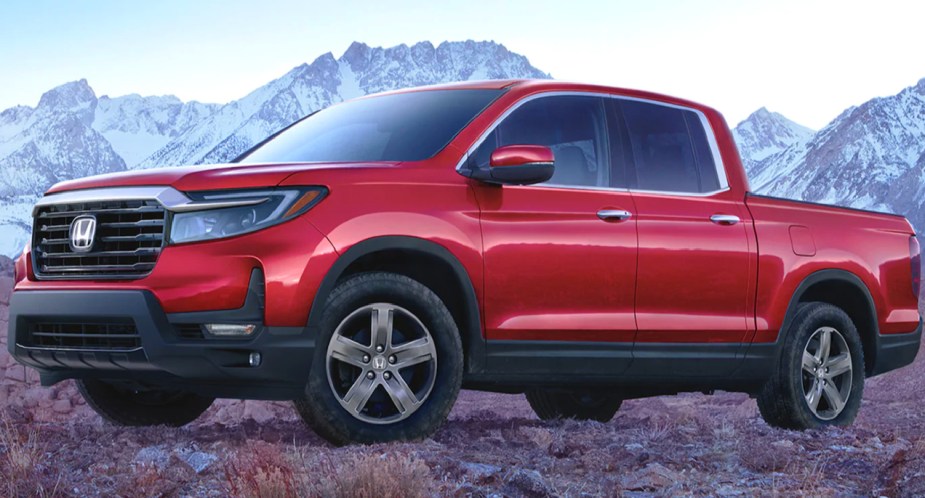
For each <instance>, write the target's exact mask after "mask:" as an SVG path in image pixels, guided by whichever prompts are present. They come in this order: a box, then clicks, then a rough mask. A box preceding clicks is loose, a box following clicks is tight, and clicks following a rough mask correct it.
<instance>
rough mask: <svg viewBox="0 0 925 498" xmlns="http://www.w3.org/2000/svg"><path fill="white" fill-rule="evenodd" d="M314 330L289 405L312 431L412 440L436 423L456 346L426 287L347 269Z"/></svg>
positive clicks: (441, 416) (455, 384)
mask: <svg viewBox="0 0 925 498" xmlns="http://www.w3.org/2000/svg"><path fill="white" fill-rule="evenodd" d="M374 324H375V325H374ZM318 334H319V335H318V338H317V340H316V343H315V344H316V348H315V354H314V358H313V361H312V364H311V370H310V373H309V379H308V383H307V385H306V388H305V394H304V396H303V397H302V398H301V399H298V400H296V401H295V407H296V410H297V411H298V412H299V414H300V415H301V417H302V419H303V420H304V421H305V423H306V424H308V426H309V427H311V428H312V429H313V430H314V431H315V432H316V433H317V434H318V435H319V436H321V437H322V438H324V439H326V440H328V441H330V442H331V443H333V444H335V445H344V444H351V443H360V444H371V443H381V442H390V441H416V440H421V439H425V438H427V437H429V436H431V435H433V434H434V432H436V431H437V429H438V428H439V427H440V426H441V425H442V424H443V423H444V421H445V420H446V417H447V415H448V414H449V412H450V409H452V407H453V404H454V403H455V402H456V397H457V396H458V394H459V389H460V386H461V384H462V372H463V352H462V351H463V350H462V343H461V341H460V337H459V331H458V329H457V327H456V322H455V321H454V320H453V317H452V315H450V312H449V310H448V309H447V307H446V306H445V305H444V304H443V301H441V300H440V298H439V297H437V295H436V294H434V292H433V291H431V290H430V289H429V288H427V287H426V286H424V285H422V284H420V283H419V282H417V281H415V280H412V279H410V278H408V277H405V276H403V275H398V274H394V273H385V272H371V273H362V274H358V275H354V276H351V277H349V278H348V279H347V280H345V281H344V282H342V283H340V284H339V285H338V286H337V287H336V288H335V289H334V290H333V291H332V292H331V295H330V296H329V297H328V299H327V302H326V304H325V306H324V309H323V311H322V317H321V326H320V328H319V333H318ZM378 346H382V349H381V350H378V351H377V347H378Z"/></svg>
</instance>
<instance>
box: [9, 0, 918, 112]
mask: <svg viewBox="0 0 925 498" xmlns="http://www.w3.org/2000/svg"><path fill="white" fill-rule="evenodd" d="M923 20H925V2H917V1H906V2H899V1H893V0H879V1H870V0H867V1H846V0H841V1H822V0H798V1H791V0H773V1H766V2H753V1H746V0H739V1H731V0H730V1H726V0H699V1H680V0H674V1H669V0H665V1H659V0H637V1H622V0H621V1H617V0H609V1H604V0H601V1H582V0H569V1H561V0H557V1H551V2H544V1H541V0H530V1H507V2H505V1H500V0H495V1H485V0H465V1H398V0H396V1H381V0H380V1H348V0H339V1H329V2H324V3H323V4H320V3H319V2H315V1H304V0H302V1H298V0H296V1H273V0H261V1H254V0H251V1H237V0H222V1H214V0H208V1H203V0H199V1H196V2H188V1H185V0H168V1H156V2H126V1H96V0H84V1H79V2H76V1H74V2H61V1H50V0H28V1H27V0H20V1H18V2H12V1H11V2H2V3H0V23H2V24H0V110H2V109H6V108H8V107H11V106H13V105H17V104H23V105H29V106H34V105H35V104H36V103H37V102H38V99H39V97H40V96H41V94H42V93H43V92H45V91H46V90H48V89H50V88H52V87H54V86H57V85H59V84H61V83H64V82H67V81H73V80H77V79H80V78H86V79H87V80H88V81H89V83H90V85H91V86H92V87H93V88H94V90H95V91H96V93H97V95H110V96H118V95H124V94H128V93H140V94H142V95H165V94H174V95H177V96H178V97H180V98H181V99H183V100H190V99H194V100H199V101H203V102H219V103H225V102H228V101H230V100H233V99H236V98H240V97H242V96H244V95H245V94H247V93H248V92H250V91H251V90H253V89H255V88H257V87H258V86H260V85H263V84H265V83H267V82H268V81H270V80H271V79H274V78H276V77H279V76H280V75H282V74H284V73H285V72H286V71H288V70H289V69H291V68H292V67H294V66H297V65H299V64H301V63H303V62H311V61H312V60H314V59H315V58H316V57H317V56H319V55H321V54H323V53H325V52H329V51H330V52H333V54H334V55H335V57H339V56H340V55H341V54H343V52H344V51H345V50H346V49H347V47H348V46H349V45H350V43H351V42H352V41H354V40H357V41H362V42H365V43H367V44H369V45H371V46H393V45H398V44H401V43H406V44H409V45H410V44H413V43H415V42H418V41H423V40H429V41H431V42H433V43H434V44H435V45H436V44H438V43H440V42H442V41H445V40H452V41H456V40H466V39H474V40H494V41H496V42H499V43H502V44H504V45H505V46H507V47H508V48H509V49H510V50H512V51H514V52H517V53H520V54H523V55H525V56H527V58H528V59H529V60H530V62H531V63H532V64H533V65H534V66H536V67H537V68H539V69H541V70H543V71H546V72H548V73H551V74H552V75H553V76H554V77H556V78H558V79H564V80H573V81H580V82H588V83H599V84H605V85H613V86H623V87H630V88H640V89H645V90H652V91H657V92H662V93H667V94H671V95H676V96H679V97H684V98H688V99H691V100H696V101H700V102H703V103H705V104H708V105H711V106H713V107H716V108H718V109H719V110H720V111H722V112H723V113H724V114H725V115H726V118H727V120H728V121H729V122H730V124H731V125H733V126H734V125H735V124H736V123H737V122H739V121H740V120H742V119H744V118H745V117H746V116H747V115H748V114H749V113H751V112H752V111H754V110H756V109H757V108H759V107H761V106H766V107H768V108H769V109H771V110H772V111H777V112H780V113H781V114H784V115H785V116H788V117H789V118H791V119H793V120H795V121H797V122H799V123H801V124H804V125H806V126H809V127H812V128H820V127H822V126H824V125H825V124H826V123H828V122H829V121H831V120H832V119H834V118H835V117H836V116H837V115H838V114H839V113H840V112H841V111H842V110H844V109H845V108H847V107H849V106H851V105H857V104H861V103H863V102H864V101H866V100H869V99H871V98H873V97H877V96H886V95H892V94H895V93H897V92H898V91H900V90H902V89H903V88H905V87H907V86H911V85H914V84H915V83H916V82H917V81H918V80H919V79H921V78H925V57H923V55H922V49H923V48H925V30H923V29H922V25H923V22H925V21H923Z"/></svg>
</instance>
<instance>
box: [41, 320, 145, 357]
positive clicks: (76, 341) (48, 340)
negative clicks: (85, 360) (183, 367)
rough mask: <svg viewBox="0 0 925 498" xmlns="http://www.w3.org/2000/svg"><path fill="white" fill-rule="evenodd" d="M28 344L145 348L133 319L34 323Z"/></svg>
mask: <svg viewBox="0 0 925 498" xmlns="http://www.w3.org/2000/svg"><path fill="white" fill-rule="evenodd" d="M26 330H27V332H28V334H27V338H26V341H25V344H24V345H25V346H28V347H37V348H48V349H97V350H99V349H105V350H121V351H130V350H133V349H138V348H140V347H141V337H140V336H139V335H138V329H137V328H136V327H135V323H134V322H132V321H131V320H119V321H113V322H107V323H66V322H62V323H58V322H38V323H30V324H29V326H28V327H27V329H26Z"/></svg>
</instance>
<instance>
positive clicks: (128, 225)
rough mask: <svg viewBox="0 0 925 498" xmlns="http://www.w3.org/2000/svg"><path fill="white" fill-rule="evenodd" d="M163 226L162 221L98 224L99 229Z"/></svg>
mask: <svg viewBox="0 0 925 498" xmlns="http://www.w3.org/2000/svg"><path fill="white" fill-rule="evenodd" d="M163 225H164V220H141V221H117V222H111V223H100V226H101V227H109V228H135V227H157V226H163Z"/></svg>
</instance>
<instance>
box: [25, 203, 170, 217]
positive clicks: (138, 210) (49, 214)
mask: <svg viewBox="0 0 925 498" xmlns="http://www.w3.org/2000/svg"><path fill="white" fill-rule="evenodd" d="M161 211H163V208H159V207H157V206H142V207H137V208H127V209H107V210H106V212H107V213H109V214H134V213H159V212H161ZM82 214H86V211H46V212H42V213H40V214H39V216H38V218H39V219H47V218H61V217H64V216H80V215H82Z"/></svg>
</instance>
